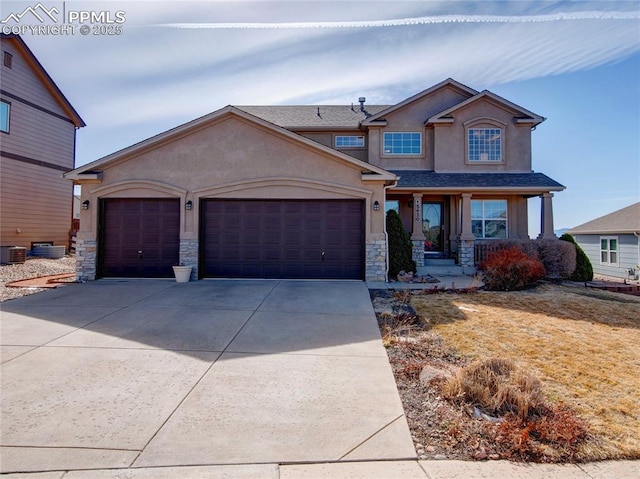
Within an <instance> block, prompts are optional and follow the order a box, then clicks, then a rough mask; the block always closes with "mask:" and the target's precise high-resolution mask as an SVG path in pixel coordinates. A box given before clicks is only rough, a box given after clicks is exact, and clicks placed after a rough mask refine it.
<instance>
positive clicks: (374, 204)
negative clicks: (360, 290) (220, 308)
mask: <svg viewBox="0 0 640 479" xmlns="http://www.w3.org/2000/svg"><path fill="white" fill-rule="evenodd" d="M542 121H544V118H543V117H541V116H539V115H537V114H535V113H532V112H530V111H528V110H526V109H524V108H522V107H520V106H517V105H515V104H513V103H511V102H509V101H507V100H505V99H503V98H501V97H499V96H497V95H495V94H493V93H491V92H488V91H483V92H478V91H476V90H473V89H472V88H469V87H467V86H465V85H462V84H461V83H458V82H456V81H455V80H452V79H448V80H445V81H443V82H441V83H439V84H437V85H435V86H433V87H431V88H429V89H427V90H425V91H423V92H421V93H418V94H417V95H414V96H412V97H410V98H407V99H406V100H404V101H402V102H400V103H398V104H396V105H368V104H367V103H366V99H365V98H360V99H359V101H358V103H356V104H355V105H354V104H351V105H340V106H338V105H319V106H318V105H308V106H227V107H225V108H223V109H221V110H218V111H215V112H213V113H211V114H209V115H206V116H204V117H202V118H198V119H196V120H194V121H192V122H189V123H186V124H184V125H181V126H179V127H177V128H175V129H173V130H169V131H167V132H164V133H161V134H160V135H157V136H155V137H152V138H150V139H148V140H145V141H143V142H141V143H138V144H135V145H133V146H130V147H128V148H125V149H124V150H121V151H119V152H116V153H113V154H112V155H109V156H107V157H105V158H102V159H100V160H97V161H95V162H93V163H90V164H87V165H85V166H82V167H80V168H77V169H75V170H73V171H71V172H69V173H67V174H65V177H66V178H68V179H70V180H73V181H74V183H75V184H80V185H82V201H83V203H84V204H87V206H88V208H87V209H83V210H82V213H81V226H80V231H79V232H78V239H77V244H78V268H79V270H78V276H79V277H80V278H81V279H93V278H95V277H103V276H170V275H171V269H170V266H171V264H173V263H177V262H181V263H184V264H187V265H192V266H193V267H194V273H193V277H194V278H208V277H241V278H348V279H366V280H385V279H386V272H387V244H386V234H385V226H384V225H385V210H387V209H389V208H394V209H396V210H397V211H398V212H399V213H400V215H401V217H402V218H403V220H404V224H405V227H406V228H407V230H408V231H409V232H410V234H411V238H412V241H413V245H414V258H415V259H416V261H417V262H418V264H419V265H422V264H424V261H425V257H429V256H437V257H444V258H457V260H458V262H459V263H460V264H462V265H473V262H474V245H475V243H476V242H477V241H483V240H491V239H494V238H505V237H510V238H527V237H528V231H527V224H528V217H527V199H528V198H530V197H534V196H537V197H540V198H541V202H540V204H541V210H540V211H541V212H540V218H541V225H542V229H541V236H542V237H553V236H554V234H553V213H552V198H553V192H556V191H561V190H563V189H564V187H563V186H562V185H561V184H559V183H557V182H556V181H554V180H552V179H550V178H549V177H547V176H545V175H543V174H542V173H536V172H533V171H532V169H531V163H532V159H531V131H532V130H533V129H535V127H536V126H537V125H539V124H540V123H541V122H542Z"/></svg>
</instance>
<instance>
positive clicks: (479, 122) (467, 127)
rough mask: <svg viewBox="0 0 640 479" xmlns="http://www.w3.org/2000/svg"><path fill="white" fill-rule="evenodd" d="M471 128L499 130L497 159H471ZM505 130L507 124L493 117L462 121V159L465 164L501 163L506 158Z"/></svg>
mask: <svg viewBox="0 0 640 479" xmlns="http://www.w3.org/2000/svg"><path fill="white" fill-rule="evenodd" d="M472 130H500V159H499V160H489V159H487V160H480V159H478V160H472V159H471V156H470V154H469V153H470V148H471V145H470V142H469V134H470V133H471V131H472ZM506 131H507V124H506V123H503V122H501V121H498V120H496V119H494V118H475V119H473V120H470V121H467V122H465V123H464V143H465V153H464V155H465V156H464V161H465V164H467V165H502V164H504V163H505V159H506V144H507V142H506Z"/></svg>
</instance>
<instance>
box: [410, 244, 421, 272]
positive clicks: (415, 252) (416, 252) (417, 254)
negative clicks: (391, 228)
mask: <svg viewBox="0 0 640 479" xmlns="http://www.w3.org/2000/svg"><path fill="white" fill-rule="evenodd" d="M411 243H412V244H413V248H412V249H411V257H412V259H413V261H415V262H416V268H419V267H421V266H424V241H422V240H419V241H412V242H411ZM415 272H416V271H414V273H415Z"/></svg>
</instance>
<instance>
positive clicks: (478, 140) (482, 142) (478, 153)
mask: <svg viewBox="0 0 640 479" xmlns="http://www.w3.org/2000/svg"><path fill="white" fill-rule="evenodd" d="M467 139H468V147H469V150H468V151H469V153H468V155H469V156H468V158H469V161H502V129H500V128H469V130H468V138H467Z"/></svg>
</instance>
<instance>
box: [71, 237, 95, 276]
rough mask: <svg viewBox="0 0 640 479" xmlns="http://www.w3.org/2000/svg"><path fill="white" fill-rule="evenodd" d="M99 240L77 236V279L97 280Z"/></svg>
mask: <svg viewBox="0 0 640 479" xmlns="http://www.w3.org/2000/svg"><path fill="white" fill-rule="evenodd" d="M97 249H98V242H97V241H96V240H94V239H83V238H76V281H82V282H84V281H95V279H96V267H97V263H96V262H97V260H98V256H97Z"/></svg>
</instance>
